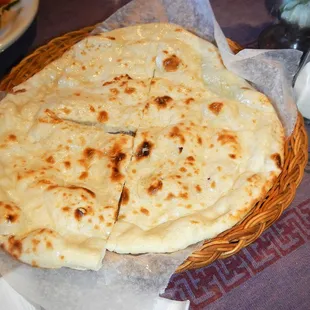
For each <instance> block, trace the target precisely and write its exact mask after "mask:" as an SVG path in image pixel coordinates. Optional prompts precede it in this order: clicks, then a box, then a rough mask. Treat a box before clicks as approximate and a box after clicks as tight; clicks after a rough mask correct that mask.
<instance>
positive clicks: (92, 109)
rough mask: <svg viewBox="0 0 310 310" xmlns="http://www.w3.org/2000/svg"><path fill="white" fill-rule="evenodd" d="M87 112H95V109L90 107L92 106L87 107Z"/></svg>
mask: <svg viewBox="0 0 310 310" xmlns="http://www.w3.org/2000/svg"><path fill="white" fill-rule="evenodd" d="M89 110H90V112H93V113H94V112H96V110H95V108H94V107H93V106H92V105H89Z"/></svg>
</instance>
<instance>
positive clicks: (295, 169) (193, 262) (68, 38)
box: [0, 26, 308, 272]
mask: <svg viewBox="0 0 310 310" xmlns="http://www.w3.org/2000/svg"><path fill="white" fill-rule="evenodd" d="M93 29H94V26H89V27H85V28H83V29H80V30H76V31H72V32H69V33H66V34H64V35H62V36H60V37H56V38H54V39H52V40H51V41H49V42H48V43H47V44H45V45H43V46H41V47H39V48H37V49H36V50H35V51H33V52H32V53H31V54H30V55H28V56H27V57H26V58H24V59H23V60H22V61H21V62H20V63H19V64H18V65H17V66H15V67H14V68H13V69H12V70H11V72H10V73H9V74H8V75H7V76H6V77H4V78H3V79H2V81H1V82H0V90H4V91H10V90H11V89H12V88H13V87H14V86H16V85H18V84H20V83H21V82H22V81H25V80H27V79H28V78H29V77H31V76H32V75H33V74H35V73H37V72H38V71H40V70H41V69H42V68H43V67H45V66H46V65H47V64H48V63H49V62H51V61H53V60H54V59H56V58H58V57H60V56H61V55H62V54H63V53H64V52H65V51H66V50H67V49H69V48H70V47H71V46H72V45H74V44H75V43H77V42H78V41H80V40H81V39H83V38H85V37H86V36H87V35H89V33H90V31H91V30H93ZM227 40H228V43H229V45H230V47H231V48H232V49H233V50H234V51H235V52H237V51H240V50H241V49H242V47H241V46H240V45H239V44H238V43H236V42H234V41H231V40H229V39H227ZM307 160H308V138H307V133H306V129H305V126H304V122H303V118H302V116H301V115H300V114H298V118H297V123H296V126H295V129H294V131H293V133H292V135H291V136H290V137H288V138H287V139H286V143H285V158H284V168H283V171H282V173H281V174H280V176H279V177H278V179H277V181H276V183H275V184H274V186H273V187H272V188H271V189H270V190H269V192H268V193H267V195H266V196H265V198H263V199H262V200H260V201H259V202H257V204H256V205H255V206H254V208H253V209H252V210H251V211H250V212H249V213H248V214H247V215H246V216H245V218H244V219H243V220H242V221H240V222H239V223H237V224H236V225H235V226H234V227H232V228H231V229H229V230H226V231H224V232H222V233H221V234H219V235H218V236H216V237H215V238H212V239H210V240H206V241H205V242H204V244H203V246H202V247H201V248H200V249H199V250H197V251H195V252H194V253H193V254H192V255H191V256H189V257H188V258H187V259H186V260H185V262H183V264H181V265H180V266H179V268H178V269H177V272H181V271H185V270H188V269H193V268H199V267H203V266H206V265H208V264H210V263H212V262H213V261H215V260H216V259H218V258H226V257H229V256H231V255H233V254H236V253H237V252H238V251H240V250H241V249H242V248H244V247H246V246H247V245H249V244H251V243H252V242H254V241H255V240H256V239H257V238H258V237H259V236H260V235H261V234H262V233H263V232H264V231H265V230H266V229H267V228H269V227H270V226H271V225H272V224H273V223H274V222H275V221H276V220H277V219H278V218H279V217H280V215H281V214H282V212H283V211H284V210H285V209H286V208H287V207H288V206H289V205H290V203H291V201H292V200H293V198H294V196H295V194H296V189H297V187H298V185H299V184H300V182H301V180H302V177H303V173H304V168H305V166H306V163H307Z"/></svg>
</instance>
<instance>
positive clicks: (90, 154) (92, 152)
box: [83, 147, 96, 160]
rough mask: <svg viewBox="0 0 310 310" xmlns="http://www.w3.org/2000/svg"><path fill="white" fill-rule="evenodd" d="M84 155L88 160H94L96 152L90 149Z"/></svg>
mask: <svg viewBox="0 0 310 310" xmlns="http://www.w3.org/2000/svg"><path fill="white" fill-rule="evenodd" d="M83 155H84V157H85V158H86V159H87V160H92V159H93V158H94V156H95V155H96V150H95V149H93V148H90V147H88V148H86V149H85V150H84V151H83Z"/></svg>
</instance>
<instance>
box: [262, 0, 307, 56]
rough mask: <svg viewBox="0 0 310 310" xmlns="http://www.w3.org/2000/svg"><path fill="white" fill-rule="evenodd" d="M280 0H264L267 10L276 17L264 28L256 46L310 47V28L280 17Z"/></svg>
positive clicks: (300, 48) (273, 47) (303, 49)
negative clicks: (274, 20)
mask: <svg viewBox="0 0 310 310" xmlns="http://www.w3.org/2000/svg"><path fill="white" fill-rule="evenodd" d="M281 4H282V1H280V0H265V7H266V8H267V10H268V12H269V13H270V14H271V15H272V16H274V17H276V23H275V24H274V25H271V26H269V27H267V28H266V29H264V30H263V31H262V32H261V34H260V35H259V37H258V47H259V48H262V49H285V48H290V49H297V50H300V51H302V52H306V51H308V50H309V49H310V28H300V27H299V26H298V25H296V24H290V23H288V22H286V21H285V20H283V19H282V18H281V12H280V6H281Z"/></svg>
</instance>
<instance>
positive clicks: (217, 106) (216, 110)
mask: <svg viewBox="0 0 310 310" xmlns="http://www.w3.org/2000/svg"><path fill="white" fill-rule="evenodd" d="M223 106H224V104H223V103H222V102H213V103H211V104H210V105H209V110H210V111H211V112H212V113H213V114H215V115H219V114H220V112H221V110H222V108H223Z"/></svg>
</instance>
